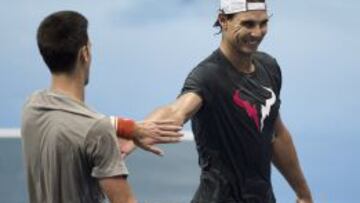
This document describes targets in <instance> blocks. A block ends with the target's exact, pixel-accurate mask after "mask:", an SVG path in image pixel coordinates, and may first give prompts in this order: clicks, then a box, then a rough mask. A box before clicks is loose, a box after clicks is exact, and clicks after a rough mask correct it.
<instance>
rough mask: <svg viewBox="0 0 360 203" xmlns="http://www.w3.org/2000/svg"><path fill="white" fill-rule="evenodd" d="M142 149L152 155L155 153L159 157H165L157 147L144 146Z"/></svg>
mask: <svg viewBox="0 0 360 203" xmlns="http://www.w3.org/2000/svg"><path fill="white" fill-rule="evenodd" d="M141 148H142V149H144V150H146V151H149V152H151V153H154V154H156V155H158V156H163V155H164V152H163V151H162V150H161V149H160V148H158V147H156V146H153V145H152V146H151V145H142V146H141Z"/></svg>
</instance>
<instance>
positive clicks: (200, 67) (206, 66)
mask: <svg viewBox="0 0 360 203" xmlns="http://www.w3.org/2000/svg"><path fill="white" fill-rule="evenodd" d="M218 52H219V51H218V50H215V51H214V52H213V53H211V54H210V55H209V56H207V57H206V58H205V59H203V60H202V61H200V63H198V64H197V65H196V66H195V67H194V69H193V71H196V72H201V73H202V74H205V75H206V74H210V73H214V72H216V70H217V69H219V68H221V63H220V62H219V53H218Z"/></svg>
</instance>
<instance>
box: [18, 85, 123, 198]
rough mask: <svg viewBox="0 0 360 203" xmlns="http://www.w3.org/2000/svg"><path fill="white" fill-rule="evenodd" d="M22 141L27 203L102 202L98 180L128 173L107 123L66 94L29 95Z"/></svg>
mask: <svg viewBox="0 0 360 203" xmlns="http://www.w3.org/2000/svg"><path fill="white" fill-rule="evenodd" d="M21 136H22V141H23V151H24V157H25V161H26V171H27V179H28V189H29V198H30V203H99V202H103V200H104V194H103V192H102V191H101V188H100V186H99V182H98V179H99V178H105V177H112V176H118V175H127V174H128V171H127V168H126V166H125V164H124V162H123V160H122V159H121V155H120V150H119V145H118V142H117V138H116V133H115V130H114V128H113V127H112V126H111V123H110V119H109V118H108V117H105V116H104V115H102V114H99V113H96V112H94V111H92V110H90V109H89V108H88V107H86V106H85V105H84V104H83V103H81V102H78V101H76V100H73V99H71V98H69V97H68V96H66V95H63V94H60V93H56V92H52V91H49V90H43V91H39V92H35V93H34V94H33V95H31V96H30V98H29V99H28V100H27V102H26V103H25V106H24V109H23V118H22V127H21Z"/></svg>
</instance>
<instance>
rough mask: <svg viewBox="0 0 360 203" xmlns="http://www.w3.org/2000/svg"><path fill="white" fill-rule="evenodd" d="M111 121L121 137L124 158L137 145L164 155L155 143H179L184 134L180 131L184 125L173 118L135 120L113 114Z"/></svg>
mask: <svg viewBox="0 0 360 203" xmlns="http://www.w3.org/2000/svg"><path fill="white" fill-rule="evenodd" d="M110 121H111V124H112V126H114V128H115V131H116V134H117V136H118V138H119V144H120V146H121V147H120V151H121V155H122V157H123V158H125V157H126V156H127V155H129V154H130V153H131V152H132V151H133V150H134V149H135V146H138V147H140V148H142V149H143V150H146V151H149V152H152V153H154V154H156V155H159V156H162V155H163V154H164V152H163V151H162V150H161V149H160V148H158V147H156V146H155V144H168V143H178V142H180V141H181V138H182V137H183V135H184V134H183V133H181V132H180V130H181V129H182V126H181V125H178V124H175V122H174V121H171V120H159V121H151V120H146V121H142V122H135V121H134V120H131V119H125V118H120V117H115V116H111V117H110Z"/></svg>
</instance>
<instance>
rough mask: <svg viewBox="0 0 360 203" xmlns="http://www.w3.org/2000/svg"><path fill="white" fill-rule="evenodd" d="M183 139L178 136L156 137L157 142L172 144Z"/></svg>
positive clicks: (155, 141)
mask: <svg viewBox="0 0 360 203" xmlns="http://www.w3.org/2000/svg"><path fill="white" fill-rule="evenodd" d="M180 141H181V139H180V138H177V137H157V138H154V143H155V144H171V143H178V142H180Z"/></svg>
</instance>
